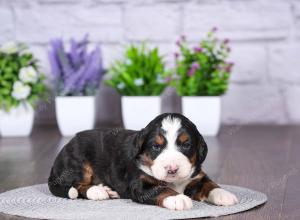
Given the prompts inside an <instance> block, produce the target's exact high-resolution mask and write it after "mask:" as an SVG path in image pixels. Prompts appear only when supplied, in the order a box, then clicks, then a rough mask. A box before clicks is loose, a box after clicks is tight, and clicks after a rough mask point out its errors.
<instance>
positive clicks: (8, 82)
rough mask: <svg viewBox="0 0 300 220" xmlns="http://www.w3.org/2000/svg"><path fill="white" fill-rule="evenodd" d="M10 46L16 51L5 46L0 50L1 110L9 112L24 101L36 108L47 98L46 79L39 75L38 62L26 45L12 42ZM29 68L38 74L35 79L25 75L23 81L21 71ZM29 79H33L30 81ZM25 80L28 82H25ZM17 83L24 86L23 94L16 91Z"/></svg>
mask: <svg viewBox="0 0 300 220" xmlns="http://www.w3.org/2000/svg"><path fill="white" fill-rule="evenodd" d="M12 44H13V45H12ZM9 46H10V47H13V48H14V49H13V48H8V49H7V48H5V45H2V47H1V48H0V109H4V110H6V111H9V110H10V109H11V108H12V107H17V106H18V105H19V104H20V103H21V102H23V101H27V102H28V103H30V104H31V105H32V106H33V107H35V105H36V103H37V101H38V100H40V99H42V98H46V97H47V88H46V86H45V84H44V79H45V77H44V75H42V74H39V73H38V61H37V60H36V59H34V57H33V55H32V53H30V51H28V49H27V48H26V46H25V45H23V44H15V43H12V42H10V45H9ZM10 49H11V51H10ZM28 67H30V68H31V70H32V72H34V73H36V75H34V76H35V77H33V76H32V75H30V76H28V74H26V73H25V75H23V77H21V78H22V79H23V80H22V79H20V72H21V71H20V70H21V69H22V68H28ZM24 77H25V78H24ZM26 77H27V78H26ZM28 77H31V78H29V79H28ZM24 79H27V80H25V82H24ZM33 80H34V81H33ZM16 82H17V83H19V84H21V85H22V87H21V88H19V89H23V90H22V91H23V92H22V91H20V90H18V91H15V90H16V88H15V87H16ZM14 85H15V87H14ZM24 90H25V91H24ZM14 91H15V94H14ZM25 93H26V94H27V95H26V94H25ZM17 95H19V96H17ZM21 95H23V97H21Z"/></svg>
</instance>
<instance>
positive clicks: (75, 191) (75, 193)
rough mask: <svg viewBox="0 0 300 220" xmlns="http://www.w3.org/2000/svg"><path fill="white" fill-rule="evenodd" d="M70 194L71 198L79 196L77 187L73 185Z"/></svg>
mask: <svg viewBox="0 0 300 220" xmlns="http://www.w3.org/2000/svg"><path fill="white" fill-rule="evenodd" d="M68 196H69V198H70V199H77V197H78V191H77V189H75V188H74V187H71V188H70V189H69V192H68Z"/></svg>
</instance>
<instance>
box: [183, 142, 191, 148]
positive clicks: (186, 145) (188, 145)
mask: <svg viewBox="0 0 300 220" xmlns="http://www.w3.org/2000/svg"><path fill="white" fill-rule="evenodd" d="M181 147H182V148H183V149H184V150H188V149H190V148H191V144H190V143H183V144H182V145H181Z"/></svg>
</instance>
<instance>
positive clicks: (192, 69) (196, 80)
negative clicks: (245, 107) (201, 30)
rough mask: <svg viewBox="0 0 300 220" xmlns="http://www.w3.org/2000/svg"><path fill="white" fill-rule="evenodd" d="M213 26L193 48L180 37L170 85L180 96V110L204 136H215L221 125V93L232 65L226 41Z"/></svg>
mask: <svg viewBox="0 0 300 220" xmlns="http://www.w3.org/2000/svg"><path fill="white" fill-rule="evenodd" d="M215 32H216V29H215V28H214V29H213V30H212V31H210V32H209V33H208V35H207V38H206V39H204V40H202V41H201V42H200V44H199V45H198V46H196V47H194V48H192V49H190V48H189V47H188V45H187V42H186V40H185V37H182V38H181V39H180V40H179V41H178V42H177V45H178V47H179V50H180V52H179V53H176V54H175V58H176V71H175V75H174V76H173V80H172V84H173V85H174V87H175V88H176V90H177V93H178V94H179V95H180V96H182V111H183V114H184V115H185V116H187V117H188V118H190V119H191V120H192V121H193V122H194V123H195V124H196V125H197V128H198V129H199V131H200V132H201V133H202V134H204V135H209V136H215V135H216V134H217V133H218V131H219V128H220V124H221V96H222V95H223V94H224V93H225V92H226V90H227V88H228V83H229V76H230V72H231V68H232V66H233V64H232V63H231V62H227V61H226V60H227V57H228V55H229V52H230V48H229V46H228V42H229V41H228V40H227V39H226V40H224V41H219V40H217V38H215V36H214V34H215Z"/></svg>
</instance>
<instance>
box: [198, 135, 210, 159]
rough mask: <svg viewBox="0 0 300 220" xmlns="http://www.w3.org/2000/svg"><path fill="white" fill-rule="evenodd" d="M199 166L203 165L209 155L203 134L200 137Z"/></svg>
mask: <svg viewBox="0 0 300 220" xmlns="http://www.w3.org/2000/svg"><path fill="white" fill-rule="evenodd" d="M198 150H199V161H198V163H199V164H202V163H203V161H204V160H205V158H206V155H207V151H208V149H207V144H206V142H205V140H204V138H203V137H202V135H201V134H199V136H198Z"/></svg>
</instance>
